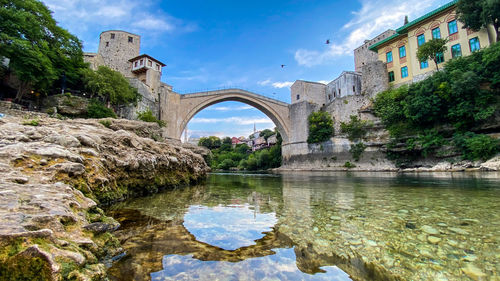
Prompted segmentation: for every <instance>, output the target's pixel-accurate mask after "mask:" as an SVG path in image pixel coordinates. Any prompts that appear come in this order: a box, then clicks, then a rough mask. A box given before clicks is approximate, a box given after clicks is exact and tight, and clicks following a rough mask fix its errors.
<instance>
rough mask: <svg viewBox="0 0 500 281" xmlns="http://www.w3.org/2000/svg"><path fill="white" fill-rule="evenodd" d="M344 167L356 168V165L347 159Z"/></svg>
mask: <svg viewBox="0 0 500 281" xmlns="http://www.w3.org/2000/svg"><path fill="white" fill-rule="evenodd" d="M344 167H345V168H347V169H351V168H356V165H354V164H352V163H351V162H349V161H347V162H345V163H344Z"/></svg>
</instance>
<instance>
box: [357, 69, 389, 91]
mask: <svg viewBox="0 0 500 281" xmlns="http://www.w3.org/2000/svg"><path fill="white" fill-rule="evenodd" d="M361 89H362V95H363V96H365V97H367V98H373V97H375V95H376V94H377V93H380V92H382V91H385V90H387V89H389V76H388V74H387V66H386V64H385V63H384V62H381V61H375V62H371V63H368V64H365V65H364V66H363V76H362V81H361Z"/></svg>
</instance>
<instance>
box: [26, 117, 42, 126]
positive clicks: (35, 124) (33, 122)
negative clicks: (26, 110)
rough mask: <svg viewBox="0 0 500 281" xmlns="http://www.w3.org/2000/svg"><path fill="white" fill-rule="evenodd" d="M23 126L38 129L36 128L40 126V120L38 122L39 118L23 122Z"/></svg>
mask: <svg viewBox="0 0 500 281" xmlns="http://www.w3.org/2000/svg"><path fill="white" fill-rule="evenodd" d="M23 125H26V126H34V127H36V126H38V125H40V120H38V118H35V119H32V120H30V121H25V122H23Z"/></svg>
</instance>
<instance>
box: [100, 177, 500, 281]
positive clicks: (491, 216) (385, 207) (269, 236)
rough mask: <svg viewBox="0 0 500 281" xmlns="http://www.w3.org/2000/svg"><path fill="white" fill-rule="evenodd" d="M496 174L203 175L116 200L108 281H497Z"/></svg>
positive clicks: (499, 207)
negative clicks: (190, 182)
mask: <svg viewBox="0 0 500 281" xmlns="http://www.w3.org/2000/svg"><path fill="white" fill-rule="evenodd" d="M499 202H500V174H498V173H496V174H495V173H477V174H464V173H461V174H419V175H400V174H393V173H308V172H294V173H287V174H281V175H274V174H212V175H210V177H209V178H208V180H207V182H206V183H204V184H202V185H199V186H194V187H187V188H181V189H177V190H172V191H166V192H163V193H160V194H156V195H154V196H150V197H146V198H138V199H133V200H129V201H127V202H123V203H121V204H118V205H116V206H114V207H113V208H112V209H111V210H109V214H110V215H112V216H113V217H115V218H116V219H117V220H118V221H120V222H121V224H122V227H121V228H120V229H119V230H118V231H117V233H116V235H117V236H118V237H119V239H121V240H122V242H123V248H124V250H125V254H124V255H123V256H122V257H121V258H119V259H117V261H115V262H114V263H113V264H112V266H111V267H110V268H109V270H108V273H109V275H110V276H111V278H112V280H500V279H499V278H500V277H499V272H500V263H499V260H500V203H499Z"/></svg>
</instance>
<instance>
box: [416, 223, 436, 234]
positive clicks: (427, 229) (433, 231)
mask: <svg viewBox="0 0 500 281" xmlns="http://www.w3.org/2000/svg"><path fill="white" fill-rule="evenodd" d="M420 229H421V230H422V231H423V232H425V233H427V234H431V235H437V234H439V231H438V230H437V229H435V228H433V227H431V226H428V225H423V226H422V227H421V228H420Z"/></svg>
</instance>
